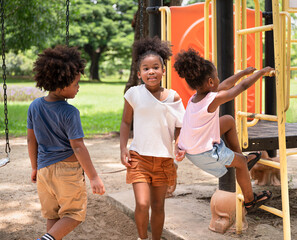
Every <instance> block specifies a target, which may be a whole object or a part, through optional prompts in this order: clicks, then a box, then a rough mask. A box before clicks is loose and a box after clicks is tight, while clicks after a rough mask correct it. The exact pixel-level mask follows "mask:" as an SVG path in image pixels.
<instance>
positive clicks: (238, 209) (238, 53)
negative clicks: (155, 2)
mask: <svg viewBox="0 0 297 240" xmlns="http://www.w3.org/2000/svg"><path fill="white" fill-rule="evenodd" d="M240 16H241V2H240V0H235V23H234V25H235V72H236V71H237V70H240V69H242V67H241V36H240V35H239V34H238V31H239V30H240V28H241V19H240ZM241 102H242V101H241V94H240V95H239V96H237V97H236V98H235V112H237V111H241V110H242V109H241V108H242V106H241ZM235 120H236V129H237V134H238V140H239V145H240V147H241V145H242V134H241V131H242V126H241V123H242V118H241V117H240V116H238V115H237V114H235ZM239 195H242V193H241V189H240V187H239V185H238V182H237V181H236V196H239ZM242 201H243V200H242V199H240V198H239V197H236V233H237V234H241V233H242Z"/></svg>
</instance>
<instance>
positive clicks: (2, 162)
mask: <svg viewBox="0 0 297 240" xmlns="http://www.w3.org/2000/svg"><path fill="white" fill-rule="evenodd" d="M0 11H1V25H2V27H1V40H2V70H3V99H4V123H5V137H6V145H5V152H6V155H7V156H6V157H5V158H2V159H0V167H3V166H5V165H6V164H7V163H9V162H10V158H9V154H10V150H11V149H10V145H9V136H8V133H9V131H8V110H7V93H6V90H7V85H6V65H5V28H4V0H2V1H1V10H0Z"/></svg>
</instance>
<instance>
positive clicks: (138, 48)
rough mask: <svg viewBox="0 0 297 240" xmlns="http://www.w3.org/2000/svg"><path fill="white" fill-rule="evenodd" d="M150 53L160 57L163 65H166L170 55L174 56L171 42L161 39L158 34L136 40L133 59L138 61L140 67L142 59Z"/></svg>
mask: <svg viewBox="0 0 297 240" xmlns="http://www.w3.org/2000/svg"><path fill="white" fill-rule="evenodd" d="M149 55H154V56H158V57H160V61H161V63H162V66H164V64H166V62H167V60H168V59H169V58H170V56H172V52H171V47H170V43H169V42H166V41H161V40H160V38H159V37H157V36H155V37H153V38H149V37H148V38H143V39H140V40H138V41H136V42H134V44H133V59H134V61H135V62H136V64H137V67H138V69H139V66H140V64H141V61H142V60H143V59H144V58H145V57H147V56H149Z"/></svg>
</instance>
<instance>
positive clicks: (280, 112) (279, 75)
mask: <svg viewBox="0 0 297 240" xmlns="http://www.w3.org/2000/svg"><path fill="white" fill-rule="evenodd" d="M272 15H273V25H274V31H273V37H274V51H275V76H276V96H277V117H278V138H279V139H278V140H279V155H280V177H281V191H282V212H283V232H284V239H285V240H289V239H291V227H290V208H289V190H288V173H287V156H286V135H285V111H284V96H283V94H284V89H283V81H284V79H283V71H284V66H283V65H282V63H283V61H282V53H281V46H280V44H281V32H280V22H279V1H278V0H273V1H272Z"/></svg>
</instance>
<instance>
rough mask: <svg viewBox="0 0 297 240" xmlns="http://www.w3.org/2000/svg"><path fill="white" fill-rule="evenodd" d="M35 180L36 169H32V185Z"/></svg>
mask: <svg viewBox="0 0 297 240" xmlns="http://www.w3.org/2000/svg"><path fill="white" fill-rule="evenodd" d="M36 179H37V169H32V172H31V182H32V183H36Z"/></svg>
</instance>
